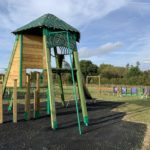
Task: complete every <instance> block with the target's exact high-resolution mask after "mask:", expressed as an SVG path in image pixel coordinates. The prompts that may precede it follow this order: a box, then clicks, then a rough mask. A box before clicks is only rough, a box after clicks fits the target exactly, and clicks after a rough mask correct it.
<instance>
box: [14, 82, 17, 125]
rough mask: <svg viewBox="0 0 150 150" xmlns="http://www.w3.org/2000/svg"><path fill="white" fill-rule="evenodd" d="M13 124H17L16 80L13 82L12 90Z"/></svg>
mask: <svg viewBox="0 0 150 150" xmlns="http://www.w3.org/2000/svg"><path fill="white" fill-rule="evenodd" d="M13 123H17V79H15V80H14V89H13Z"/></svg>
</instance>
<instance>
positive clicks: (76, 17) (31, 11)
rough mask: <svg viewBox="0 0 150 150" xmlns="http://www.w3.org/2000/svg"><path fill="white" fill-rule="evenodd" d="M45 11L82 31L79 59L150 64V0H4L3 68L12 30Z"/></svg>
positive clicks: (0, 13)
mask: <svg viewBox="0 0 150 150" xmlns="http://www.w3.org/2000/svg"><path fill="white" fill-rule="evenodd" d="M60 2H61V4H60ZM45 13H52V14H55V15H56V16H58V17H60V18H61V19H63V20H65V21H66V22H68V23H70V24H71V25H72V26H74V27H76V28H78V29H79V30H80V31H81V41H80V43H79V44H78V49H79V54H80V59H88V60H92V61H93V63H95V64H97V65H99V64H102V63H109V64H113V65H116V66H125V65H126V64H127V63H130V64H133V65H134V64H135V63H136V62H137V61H140V63H141V68H142V69H149V68H150V67H149V66H150V19H149V18H150V0H114V1H113V0H94V1H93V0H82V1H81V0H61V1H60V0H42V1H41V0H39V1H37V0H26V1H24V0H19V1H18V0H5V1H2V0H1V1H0V20H1V24H0V54H1V55H0V56H1V57H0V58H1V59H0V68H6V67H7V65H8V62H9V58H10V55H11V51H12V46H13V42H14V38H15V37H14V35H13V34H11V32H12V31H13V30H15V29H16V28H18V27H20V26H22V25H24V24H26V23H28V22H30V21H31V20H33V19H35V18H37V17H39V16H41V15H43V14H45Z"/></svg>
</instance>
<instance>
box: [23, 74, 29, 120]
mask: <svg viewBox="0 0 150 150" xmlns="http://www.w3.org/2000/svg"><path fill="white" fill-rule="evenodd" d="M24 115H25V120H29V119H30V75H27V81H26V95H25V114H24Z"/></svg>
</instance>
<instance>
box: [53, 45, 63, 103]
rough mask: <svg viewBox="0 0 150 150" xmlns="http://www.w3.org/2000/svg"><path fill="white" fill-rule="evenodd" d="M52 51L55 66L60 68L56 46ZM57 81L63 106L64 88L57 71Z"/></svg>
mask: <svg viewBox="0 0 150 150" xmlns="http://www.w3.org/2000/svg"><path fill="white" fill-rule="evenodd" d="M54 53H55V57H56V58H55V59H56V67H57V68H62V66H61V64H60V61H59V58H58V54H57V48H56V47H54ZM58 83H59V87H60V91H61V100H62V105H63V106H65V97H64V90H63V84H62V78H61V73H58Z"/></svg>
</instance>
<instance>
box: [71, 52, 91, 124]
mask: <svg viewBox="0 0 150 150" xmlns="http://www.w3.org/2000/svg"><path fill="white" fill-rule="evenodd" d="M73 56H74V61H75V67H76V69H77V82H78V88H79V95H80V100H81V108H82V115H83V120H84V124H85V125H86V126H87V125H88V114H87V107H86V100H85V95H84V91H83V81H82V73H81V68H80V64H79V58H78V52H77V51H76V50H75V51H73Z"/></svg>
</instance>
